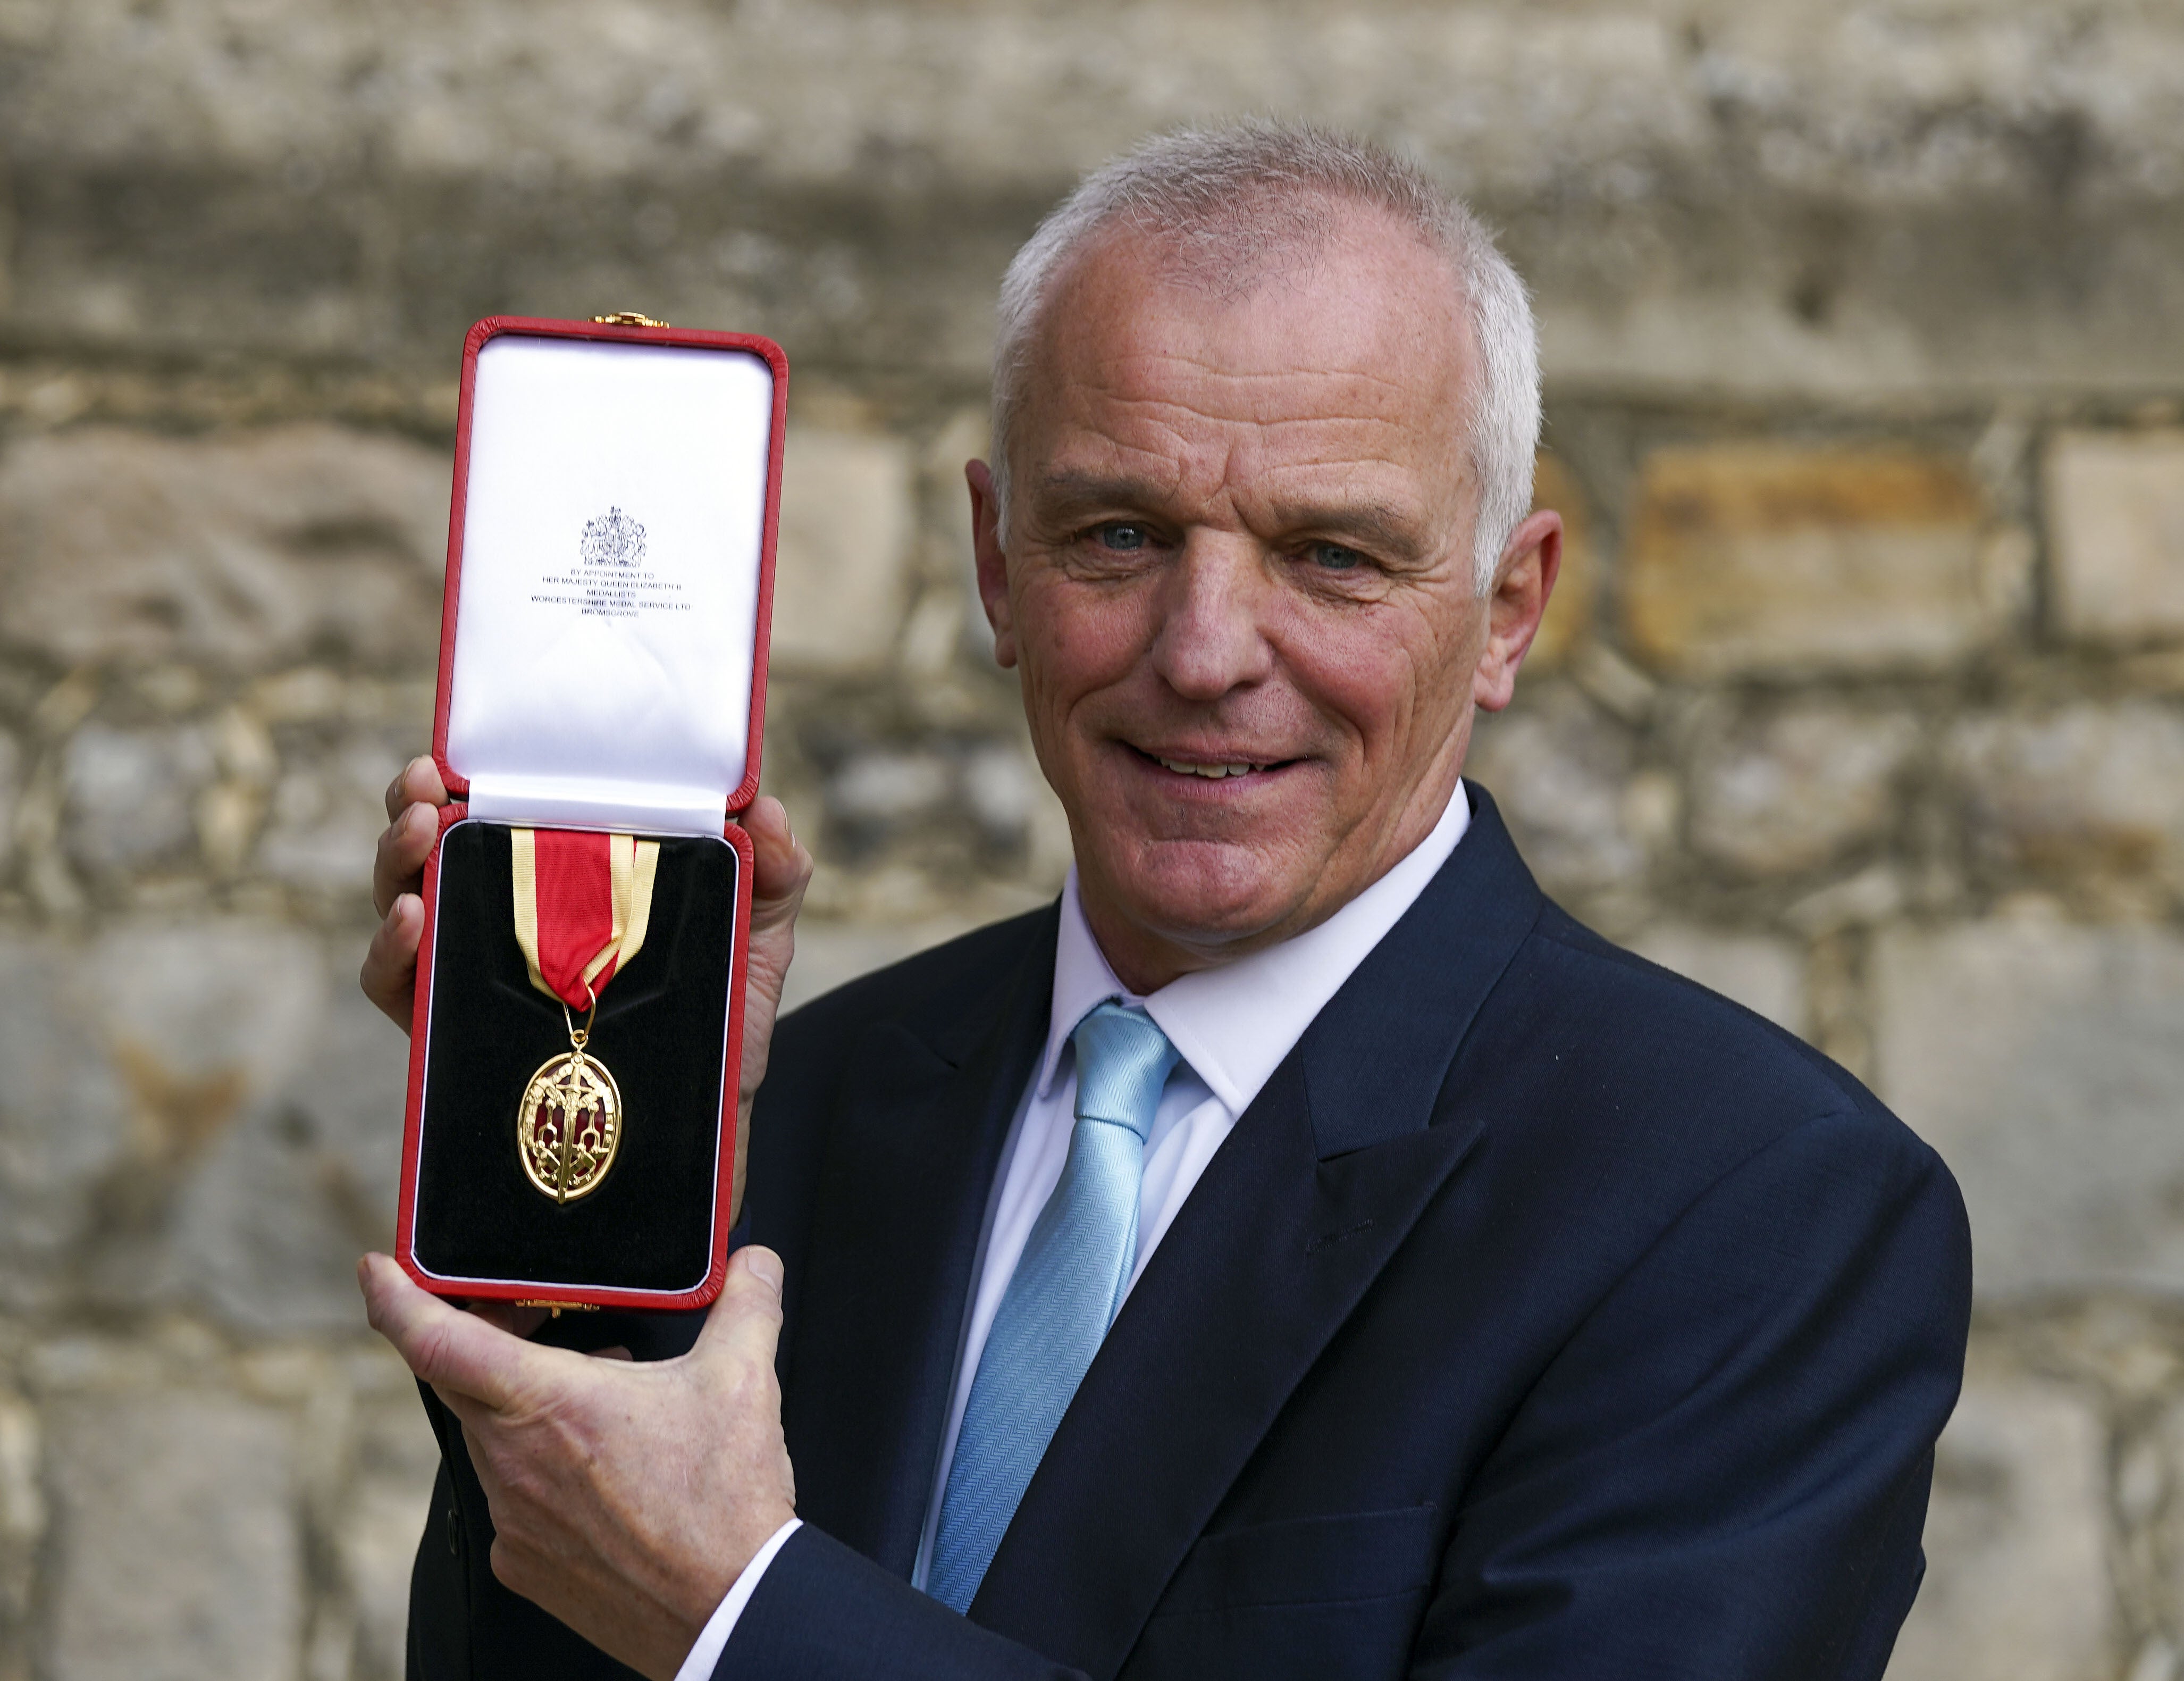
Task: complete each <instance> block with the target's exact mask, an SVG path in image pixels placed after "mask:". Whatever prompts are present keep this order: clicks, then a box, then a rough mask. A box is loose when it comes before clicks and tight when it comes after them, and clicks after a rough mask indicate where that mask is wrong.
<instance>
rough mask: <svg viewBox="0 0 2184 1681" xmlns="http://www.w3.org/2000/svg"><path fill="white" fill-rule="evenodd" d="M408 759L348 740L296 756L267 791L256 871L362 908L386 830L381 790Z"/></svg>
mask: <svg viewBox="0 0 2184 1681" xmlns="http://www.w3.org/2000/svg"><path fill="white" fill-rule="evenodd" d="M411 757H414V753H413V752H404V751H403V750H402V749H401V748H400V747H398V746H396V745H394V744H393V742H392V741H391V740H387V739H385V738H384V737H381V736H376V735H365V734H354V735H350V736H348V737H347V738H346V739H344V740H341V741H339V742H337V743H336V744H334V745H333V746H330V747H327V748H326V749H324V750H322V751H319V752H316V753H314V754H312V755H310V756H309V757H298V758H297V759H296V760H295V761H294V762H292V763H291V765H290V766H289V768H287V770H286V771H285V772H284V773H282V775H281V779H280V780H279V781H278V782H277V783H276V784H275V785H274V787H273V790H272V798H271V801H270V810H269V812H268V813H267V818H266V824H265V834H264V835H263V837H262V838H261V839H260V841H259V846H258V854H257V863H258V868H259V870H260V871H261V872H262V873H263V874H266V875H269V876H271V877H272V878H274V879H275V880H278V881H284V882H287V884H289V885H291V886H295V887H302V888H307V889H311V890H315V891H320V892H324V893H338V894H342V895H345V896H348V897H349V898H351V899H354V901H355V902H357V903H359V904H362V903H363V902H365V898H366V896H368V895H369V893H370V888H371V863H372V855H373V850H374V848H375V846H376V845H377V842H378V840H379V835H380V831H381V830H382V829H385V828H386V827H387V803H386V794H387V785H388V784H389V783H391V782H392V781H393V779H395V777H396V776H397V775H398V774H399V773H401V769H402V767H403V766H404V764H406V763H407V762H409V759H410V758H411Z"/></svg>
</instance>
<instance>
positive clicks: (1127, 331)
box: [1026, 207, 1470, 423]
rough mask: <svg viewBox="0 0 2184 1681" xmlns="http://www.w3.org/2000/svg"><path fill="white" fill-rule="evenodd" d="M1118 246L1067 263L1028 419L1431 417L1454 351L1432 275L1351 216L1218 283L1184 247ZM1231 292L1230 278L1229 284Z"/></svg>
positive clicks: (1395, 232)
mask: <svg viewBox="0 0 2184 1681" xmlns="http://www.w3.org/2000/svg"><path fill="white" fill-rule="evenodd" d="M1176 245H1177V242H1176V241H1174V240H1173V239H1164V238H1162V237H1160V236H1157V235H1149V234H1145V233H1140V232H1115V233H1111V234H1108V235H1106V236H1103V237H1100V238H1099V239H1097V240H1095V242H1093V243H1091V244H1090V245H1089V247H1088V248H1087V249H1085V250H1084V252H1083V253H1082V254H1080V255H1079V256H1078V258H1077V259H1076V260H1074V261H1073V263H1072V264H1071V265H1070V267H1069V269H1068V271H1067V272H1066V273H1065V275H1064V276H1062V277H1061V283H1060V284H1059V285H1058V286H1057V287H1056V291H1055V293H1054V294H1053V296H1052V298H1051V300H1050V305H1049V307H1048V309H1047V310H1045V312H1044V317H1045V318H1044V320H1043V321H1042V322H1041V324H1040V325H1041V330H1040V332H1039V335H1038V338H1037V341H1036V344H1035V348H1034V354H1033V355H1032V356H1031V358H1030V359H1029V366H1028V368H1027V374H1028V378H1027V382H1026V396H1027V397H1028V399H1029V401H1030V404H1031V405H1034V406H1037V405H1041V404H1055V405H1058V407H1060V408H1061V409H1063V410H1071V409H1075V408H1078V406H1079V405H1082V404H1084V403H1087V402H1092V403H1101V402H1114V401H1123V402H1129V401H1133V400H1135V401H1146V402H1154V403H1158V402H1162V401H1168V400H1175V399H1177V398H1178V396H1180V395H1181V394H1184V393H1185V392H1187V393H1188V394H1189V400H1190V401H1191V402H1193V403H1194V404H1204V405H1208V406H1209V417H1215V416H1217V417H1220V418H1228V419H1235V420H1246V421H1254V422H1262V423H1263V422H1279V421H1283V420H1292V419H1299V418H1305V417H1307V416H1309V415H1310V413H1311V412H1312V410H1313V408H1314V405H1326V412H1328V413H1329V415H1330V416H1342V415H1346V414H1347V415H1355V416H1358V417H1360V418H1362V417H1366V416H1383V417H1386V416H1392V415H1394V414H1396V412H1398V411H1402V410H1433V411H1439V410H1445V408H1446V405H1447V404H1448V403H1449V401H1450V400H1451V398H1452V397H1454V396H1455V395H1456V394H1457V392H1456V388H1457V386H1458V385H1459V384H1460V383H1461V381H1462V379H1463V377H1464V371H1465V368H1466V366H1467V364H1468V353H1469V343H1470V333H1469V323H1468V311H1467V310H1464V309H1463V300H1462V299H1461V297H1460V295H1459V293H1458V292H1457V286H1456V282H1455V280H1454V277H1453V276H1452V274H1451V272H1450V271H1449V269H1448V266H1447V265H1446V261H1445V260H1443V259H1442V258H1441V257H1440V254H1438V253H1436V252H1434V251H1432V250H1430V249H1429V248H1427V247H1426V246H1425V245H1424V243H1423V242H1422V241H1420V240H1419V239H1418V237H1417V236H1416V235H1415V234H1413V233H1412V232H1410V231H1409V230H1407V229H1405V228H1402V227H1401V226H1399V225H1398V224H1396V223H1395V222H1394V221H1393V220H1392V219H1390V218H1388V217H1385V216H1384V215H1379V214H1377V213H1373V212H1370V211H1368V210H1366V209H1363V208H1362V207H1361V208H1360V209H1358V210H1357V213H1356V214H1355V215H1351V216H1349V217H1347V218H1346V219H1345V220H1343V221H1340V222H1338V223H1336V224H1334V226H1331V227H1330V228H1329V230H1328V232H1327V235H1326V237H1323V238H1318V239H1314V240H1307V241H1298V242H1292V243H1290V244H1289V245H1288V246H1286V247H1284V249H1279V250H1272V251H1269V250H1267V249H1260V248H1254V249H1251V251H1250V252H1248V253H1247V254H1245V257H1244V258H1243V259H1242V261H1243V263H1244V265H1245V266H1244V269H1243V271H1242V273H1241V276H1240V281H1241V283H1224V282H1223V280H1222V278H1221V276H1220V274H1219V273H1217V272H1216V271H1213V270H1212V269H1211V268H1210V266H1209V265H1210V264H1211V263H1212V260H1213V258H1212V256H1211V255H1209V254H1208V253H1207V252H1206V250H1205V249H1202V248H1201V246H1199V245H1197V244H1195V243H1194V244H1192V245H1190V246H1189V247H1187V248H1186V249H1184V251H1183V252H1182V253H1181V254H1178V250H1177V249H1176ZM1231 278H1232V279H1235V278H1238V276H1231Z"/></svg>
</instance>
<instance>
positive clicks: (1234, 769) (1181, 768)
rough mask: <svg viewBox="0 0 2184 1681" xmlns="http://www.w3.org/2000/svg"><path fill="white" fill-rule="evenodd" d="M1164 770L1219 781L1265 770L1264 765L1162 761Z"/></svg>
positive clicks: (1179, 774)
mask: <svg viewBox="0 0 2184 1681" xmlns="http://www.w3.org/2000/svg"><path fill="white" fill-rule="evenodd" d="M1160 764H1161V768H1162V769H1163V770H1172V771H1173V772H1174V773H1176V774H1177V775H1178V776H1204V777H1209V778H1211V779H1213V780H1214V781H1219V780H1220V779H1222V778H1223V777H1224V776H1249V775H1250V774H1251V773H1252V772H1253V771H1255V770H1264V769H1265V768H1266V767H1265V766H1264V765H1187V764H1182V763H1178V762H1177V761H1176V760H1174V759H1162V760H1161V761H1160Z"/></svg>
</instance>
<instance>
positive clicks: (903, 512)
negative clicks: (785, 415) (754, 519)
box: [772, 426, 914, 672]
mask: <svg viewBox="0 0 2184 1681" xmlns="http://www.w3.org/2000/svg"><path fill="white" fill-rule="evenodd" d="M913 483H914V477H913V472H912V462H911V451H910V448H909V446H908V445H907V444H905V443H903V442H901V441H900V439H897V438H887V437H883V436H880V435H878V434H877V433H851V432H828V431H820V430H816V429H812V428H809V427H794V426H792V427H790V428H789V431H788V445H787V448H786V450H785V451H784V454H783V463H782V481H781V539H780V545H779V551H778V553H777V556H776V559H775V572H774V585H773V645H772V657H773V659H774V661H775V662H777V663H778V664H779V665H780V667H782V669H783V670H784V671H816V672H855V671H867V670H871V669H873V668H875V667H879V666H882V665H884V664H885V663H886V662H887V658H888V656H889V652H890V651H892V649H893V648H894V639H895V633H896V631H897V630H898V628H900V622H901V618H902V612H903V595H904V589H905V571H906V569H907V567H908V564H909V560H910V547H911V536H912V533H913V528H914V527H913V521H914V505H913V500H912V491H913Z"/></svg>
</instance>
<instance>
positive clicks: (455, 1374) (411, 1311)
mask: <svg viewBox="0 0 2184 1681" xmlns="http://www.w3.org/2000/svg"><path fill="white" fill-rule="evenodd" d="M356 1275H357V1282H358V1284H359V1286H360V1287H362V1289H363V1291H364V1304H365V1317H366V1318H368V1319H369V1320H370V1321H371V1328H372V1329H373V1330H375V1331H376V1332H378V1333H379V1334H380V1335H381V1336H382V1337H384V1338H387V1341H388V1342H390V1343H393V1345H394V1351H395V1353H397V1354H400V1355H401V1356H402V1358H403V1360H404V1362H405V1363H406V1364H407V1365H409V1369H410V1371H414V1372H415V1373H416V1374H417V1376H418V1377H421V1378H423V1379H424V1380H425V1382H427V1383H430V1384H431V1385H432V1387H433V1388H436V1389H438V1390H441V1391H443V1393H451V1394H453V1395H455V1396H460V1397H465V1398H470V1399H476V1400H478V1401H482V1402H483V1403H484V1404H485V1405H487V1406H489V1407H495V1408H498V1407H503V1406H505V1405H507V1404H508V1401H509V1399H510V1396H511V1395H512V1394H513V1393H515V1388H516V1386H517V1384H518V1383H519V1382H520V1381H521V1378H522V1377H523V1374H524V1373H525V1371H526V1362H529V1361H535V1360H538V1359H540V1358H542V1357H543V1356H548V1355H550V1354H554V1353H557V1352H559V1351H558V1350H554V1349H534V1348H532V1346H531V1345H530V1344H529V1343H524V1342H521V1341H520V1340H518V1339H517V1338H514V1337H512V1336H510V1335H509V1333H508V1332H505V1331H502V1330H499V1329H498V1328H497V1327H495V1326H491V1325H488V1324H487V1323H486V1321H484V1320H482V1319H480V1318H479V1317H478V1316H477V1315H475V1314H468V1313H464V1312H461V1311H460V1310H457V1309H455V1308H452V1307H450V1306H448V1304H447V1303H445V1302H443V1301H442V1300H440V1299H439V1298H437V1296H432V1295H428V1294H427V1293H426V1292H424V1291H423V1290H421V1289H419V1288H418V1287H417V1286H416V1285H415V1283H413V1282H411V1281H410V1278H409V1275H408V1274H407V1273H405V1272H404V1271H402V1269H401V1268H400V1267H398V1266H397V1265H395V1264H394V1263H393V1261H392V1260H390V1259H387V1257H386V1256H385V1255H381V1254H370V1255H366V1256H365V1258H364V1259H362V1260H361V1261H359V1263H358V1264H357V1269H356Z"/></svg>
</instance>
